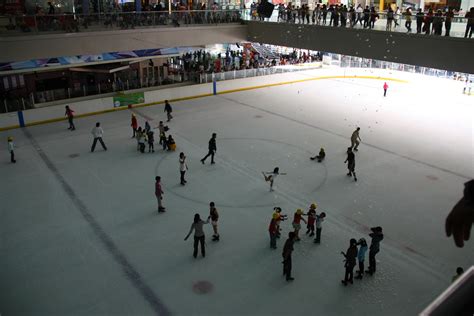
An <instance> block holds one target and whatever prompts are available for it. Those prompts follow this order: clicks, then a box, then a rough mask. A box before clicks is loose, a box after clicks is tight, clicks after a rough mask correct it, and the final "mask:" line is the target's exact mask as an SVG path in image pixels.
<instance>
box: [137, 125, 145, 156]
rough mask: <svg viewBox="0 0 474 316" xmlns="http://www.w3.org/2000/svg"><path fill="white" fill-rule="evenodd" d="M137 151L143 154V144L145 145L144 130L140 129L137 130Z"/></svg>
mask: <svg viewBox="0 0 474 316" xmlns="http://www.w3.org/2000/svg"><path fill="white" fill-rule="evenodd" d="M136 135H137V150H139V151H140V152H141V153H142V154H143V153H144V152H145V147H146V146H145V143H146V133H145V130H142V128H141V127H139V128H138V130H137V133H136Z"/></svg>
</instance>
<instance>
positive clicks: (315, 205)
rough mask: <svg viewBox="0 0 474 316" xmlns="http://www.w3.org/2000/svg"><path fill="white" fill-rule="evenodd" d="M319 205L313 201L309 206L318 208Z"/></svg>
mask: <svg viewBox="0 0 474 316" xmlns="http://www.w3.org/2000/svg"><path fill="white" fill-rule="evenodd" d="M317 207H318V204H316V203H312V204H311V205H310V206H309V208H311V209H315V208H317Z"/></svg>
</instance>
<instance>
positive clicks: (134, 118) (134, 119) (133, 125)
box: [131, 113, 138, 138]
mask: <svg viewBox="0 0 474 316" xmlns="http://www.w3.org/2000/svg"><path fill="white" fill-rule="evenodd" d="M131 126H132V129H133V136H132V138H135V134H136V133H137V129H138V121H137V117H136V116H135V114H133V113H132V124H131Z"/></svg>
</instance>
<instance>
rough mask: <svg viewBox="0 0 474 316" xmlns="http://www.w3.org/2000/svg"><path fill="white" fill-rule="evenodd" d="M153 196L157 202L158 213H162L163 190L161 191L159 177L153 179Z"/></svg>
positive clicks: (163, 209)
mask: <svg viewBox="0 0 474 316" xmlns="http://www.w3.org/2000/svg"><path fill="white" fill-rule="evenodd" d="M155 180H156V182H155V196H156V199H157V201H158V213H163V212H164V211H165V208H164V207H163V203H162V200H163V193H164V192H163V190H162V189H161V177H155Z"/></svg>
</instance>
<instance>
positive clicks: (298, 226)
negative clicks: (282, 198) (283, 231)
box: [293, 208, 306, 241]
mask: <svg viewBox="0 0 474 316" xmlns="http://www.w3.org/2000/svg"><path fill="white" fill-rule="evenodd" d="M301 221H303V222H304V223H305V224H306V220H305V219H304V218H303V211H302V210H301V209H300V208H299V209H297V210H296V212H295V216H294V217H293V228H294V229H295V231H294V233H295V240H296V241H300V237H299V235H298V233H299V231H300V229H301V224H300V223H301Z"/></svg>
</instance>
